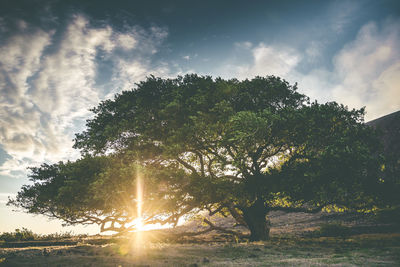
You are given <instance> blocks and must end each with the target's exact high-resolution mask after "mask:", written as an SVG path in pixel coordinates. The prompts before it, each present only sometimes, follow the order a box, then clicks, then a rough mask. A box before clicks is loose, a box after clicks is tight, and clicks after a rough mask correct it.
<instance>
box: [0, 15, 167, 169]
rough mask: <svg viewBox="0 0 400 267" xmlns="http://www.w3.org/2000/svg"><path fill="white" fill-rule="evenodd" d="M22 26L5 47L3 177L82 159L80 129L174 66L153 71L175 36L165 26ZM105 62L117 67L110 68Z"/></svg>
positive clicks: (0, 82)
mask: <svg viewBox="0 0 400 267" xmlns="http://www.w3.org/2000/svg"><path fill="white" fill-rule="evenodd" d="M20 24H21V25H24V27H20V31H18V32H16V33H15V34H14V35H13V36H12V37H10V38H8V39H7V41H6V42H0V63H1V64H0V91H1V93H0V144H1V145H2V146H3V149H4V150H5V151H6V152H7V153H8V154H9V155H10V156H11V158H9V159H8V160H6V162H4V163H3V164H2V166H0V174H2V175H13V174H15V171H25V169H26V167H27V166H28V165H35V164H38V163H41V162H44V161H50V162H55V161H58V160H61V159H65V158H73V157H76V156H77V152H76V151H73V150H72V148H71V147H72V138H73V133H74V132H76V131H77V130H81V129H76V127H75V125H76V122H77V121H82V120H83V119H84V118H86V117H88V116H89V112H88V109H89V108H90V107H93V106H95V105H96V104H97V103H98V102H99V101H100V100H101V99H104V98H105V97H110V96H111V95H113V94H114V93H115V92H118V91H120V90H122V89H127V88H130V87H132V86H133V83H134V82H138V81H140V80H142V79H144V78H145V77H146V76H147V75H149V74H151V73H154V74H156V75H162V74H167V73H168V71H169V69H168V66H167V65H166V64H163V65H162V66H160V67H157V68H153V67H151V56H152V55H154V54H155V53H156V52H157V49H158V47H159V46H160V45H161V43H162V42H163V40H164V39H165V37H166V36H167V32H166V30H165V29H162V28H157V27H151V28H150V29H148V30H144V29H141V28H139V27H132V28H130V29H128V30H124V31H123V32H121V31H118V30H116V29H113V28H111V27H110V26H103V27H94V26H92V25H91V23H90V20H89V19H88V18H86V17H85V16H83V15H76V16H74V17H72V19H71V20H70V22H69V23H68V25H67V27H66V29H65V30H63V31H62V32H59V31H56V30H50V31H43V30H41V29H38V28H35V27H32V26H30V25H28V24H27V23H26V22H23V21H20ZM104 61H107V62H108V63H109V65H110V66H111V67H110V68H108V69H106V70H102V69H101V68H100V66H101V64H102V62H104ZM109 72H110V73H109ZM104 77H106V78H104ZM99 81H100V82H99ZM116 81H117V82H116Z"/></svg>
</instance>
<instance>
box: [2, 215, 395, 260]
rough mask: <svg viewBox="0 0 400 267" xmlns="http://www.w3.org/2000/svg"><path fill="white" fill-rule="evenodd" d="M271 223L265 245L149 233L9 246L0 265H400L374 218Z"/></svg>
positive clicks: (284, 218) (295, 218) (275, 219)
mask: <svg viewBox="0 0 400 267" xmlns="http://www.w3.org/2000/svg"><path fill="white" fill-rule="evenodd" d="M216 221H217V223H222V222H225V223H226V221H227V220H226V219H217V220H216ZM228 221H229V220H228ZM332 223H333V224H336V225H339V224H340V226H341V227H342V228H340V227H339V228H338V229H339V230H340V229H342V230H343V229H347V230H349V231H347V232H345V233H344V232H343V233H341V232H338V233H335V235H336V236H333V237H332V236H329V232H326V233H323V232H321V231H319V230H318V229H320V226H321V224H325V225H327V224H328V225H329V224H332ZM271 224H272V227H273V230H272V233H271V240H268V241H264V242H247V241H246V240H245V239H243V240H238V239H235V238H232V237H230V236H226V235H212V234H208V235H205V236H200V237H196V238H194V237H191V238H186V239H181V240H172V239H169V240H167V239H166V236H163V237H160V235H157V234H155V233H154V232H149V233H144V234H142V236H141V237H138V236H134V237H132V238H131V239H128V238H105V237H89V238H86V239H80V240H63V241H54V242H53V243H52V241H49V242H47V243H46V242H42V243H40V242H36V243H35V242H31V243H27V242H25V243H24V244H23V243H10V244H8V245H7V246H8V247H4V246H3V248H1V249H0V261H1V263H0V266H277V265H283V266H287V265H289V266H310V265H312V266H366V265H367V266H400V233H399V231H397V230H396V229H397V228H393V226H391V225H382V224H377V223H374V222H373V221H370V220H369V217H359V216H355V215H351V214H350V215H348V214H344V215H337V214H304V213H295V214H285V213H279V212H277V213H273V214H272V215H271ZM343 226H348V227H347V228H346V227H343ZM188 227H191V229H192V228H194V225H193V224H192V225H190V226H187V228H188ZM155 236H158V237H157V238H156V237H155ZM139 238H140V240H142V241H143V240H144V241H143V242H139V241H138V240H139ZM150 239H151V241H150ZM3 245H4V244H3ZM12 246H14V247H12ZM18 246H19V247H18ZM21 246H25V247H21Z"/></svg>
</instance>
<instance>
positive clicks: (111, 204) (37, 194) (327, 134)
mask: <svg viewBox="0 0 400 267" xmlns="http://www.w3.org/2000/svg"><path fill="white" fill-rule="evenodd" d="M92 111H93V113H94V117H93V118H92V119H90V120H88V121H87V129H86V130H85V131H84V132H82V133H79V134H77V135H76V139H75V148H78V149H81V151H82V158H81V159H79V160H77V161H75V162H66V163H63V162H60V163H58V164H53V165H47V164H44V165H42V166H41V167H40V168H32V174H31V176H30V178H31V180H32V181H33V182H34V185H29V186H24V187H23V188H22V190H21V191H20V192H19V194H18V196H17V198H16V199H14V200H12V201H11V202H10V204H13V205H15V206H18V207H22V208H23V209H25V210H27V211H28V212H31V213H40V214H46V215H48V216H50V217H53V218H60V219H63V220H64V221H65V222H66V223H68V224H74V223H98V224H100V225H101V226H102V230H105V229H112V230H117V227H116V226H115V224H119V225H120V226H122V230H127V229H130V228H129V226H128V223H129V222H131V221H132V220H133V219H134V218H136V217H138V216H141V217H142V218H143V219H145V220H146V222H149V223H152V222H162V223H167V222H169V223H177V221H178V219H179V217H180V216H183V215H185V214H187V213H188V212H193V211H198V210H202V209H208V210H210V211H211V212H212V213H213V212H214V211H215V212H220V213H222V214H224V215H227V214H231V215H232V216H234V218H235V219H236V220H237V221H238V223H240V224H244V225H247V226H248V227H249V228H250V230H251V232H252V237H254V238H257V236H262V238H263V239H264V238H267V235H268V231H269V226H267V224H266V221H265V215H266V213H268V212H269V211H270V210H272V209H279V208H281V209H291V210H295V209H299V208H304V207H305V209H308V208H311V209H312V208H319V209H320V208H322V207H323V206H326V205H334V204H338V205H342V206H346V207H348V208H354V209H361V208H367V207H371V206H372V205H374V204H375V203H376V201H377V196H376V195H377V194H376V192H375V191H376V188H377V186H378V185H379V180H378V176H379V175H378V174H379V173H380V172H381V170H380V166H381V163H380V162H379V157H376V156H374V155H377V153H379V151H378V150H379V142H378V141H377V139H376V137H375V135H374V133H373V132H372V130H371V129H370V128H369V127H368V126H366V125H365V124H363V115H364V110H363V109H361V110H348V109H347V107H344V106H343V105H339V104H337V103H326V104H319V103H317V102H314V103H309V99H308V97H306V96H305V95H303V94H300V93H298V92H297V85H296V84H295V85H290V84H289V83H288V82H286V81H284V80H282V79H280V78H278V77H274V76H269V77H256V78H254V79H252V80H244V81H238V80H236V79H232V80H223V79H221V78H217V79H212V78H211V77H208V76H205V77H202V76H197V75H194V74H193V75H186V76H184V77H178V78H176V79H160V78H155V77H153V76H151V77H149V78H148V79H147V80H146V81H143V82H141V83H139V84H137V88H135V89H134V90H131V91H125V92H122V93H121V94H117V95H116V96H115V98H114V99H113V100H106V101H103V102H101V103H100V104H99V106H98V107H96V108H94V109H92ZM139 177H141V178H142V179H143V181H144V182H143V184H144V199H143V214H138V213H137V209H136V207H135V206H137V205H138V199H137V196H136V191H137V188H136V185H137V181H138V179H139ZM277 196H279V197H280V198H281V200H282V201H279V200H277ZM271 203H273V205H272V206H271ZM280 203H282V205H281V204H280ZM106 223H111V227H109V228H107V227H106ZM126 227H128V228H126ZM263 231H264V233H262V232H263ZM265 232H266V233H265Z"/></svg>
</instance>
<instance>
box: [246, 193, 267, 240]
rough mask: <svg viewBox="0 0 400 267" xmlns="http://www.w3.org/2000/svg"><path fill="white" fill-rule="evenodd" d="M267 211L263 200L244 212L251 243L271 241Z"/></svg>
mask: <svg viewBox="0 0 400 267" xmlns="http://www.w3.org/2000/svg"><path fill="white" fill-rule="evenodd" d="M266 215H267V212H266V209H265V207H264V203H263V201H262V200H257V201H256V202H255V203H254V204H253V205H252V206H250V207H248V208H247V209H245V210H243V218H244V220H245V222H246V224H247V226H248V227H249V229H250V241H260V240H268V239H269V230H270V224H269V221H267V220H266Z"/></svg>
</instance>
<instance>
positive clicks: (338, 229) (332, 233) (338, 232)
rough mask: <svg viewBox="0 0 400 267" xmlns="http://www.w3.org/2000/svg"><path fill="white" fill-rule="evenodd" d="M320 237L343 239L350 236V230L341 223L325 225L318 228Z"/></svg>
mask: <svg viewBox="0 0 400 267" xmlns="http://www.w3.org/2000/svg"><path fill="white" fill-rule="evenodd" d="M319 235H320V236H329V237H337V236H341V237H345V236H349V235H350V228H349V227H347V226H345V225H342V224H341V223H325V224H322V225H321V226H320V229H319Z"/></svg>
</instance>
